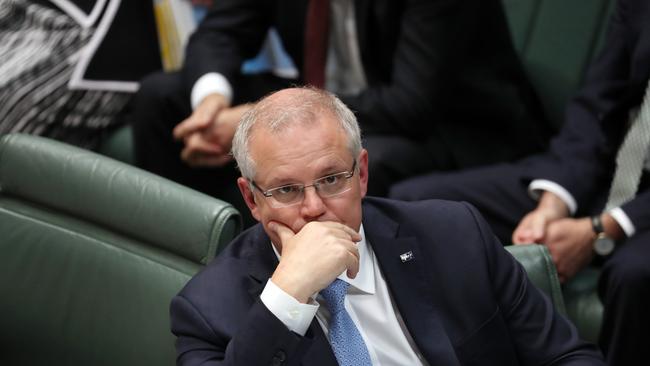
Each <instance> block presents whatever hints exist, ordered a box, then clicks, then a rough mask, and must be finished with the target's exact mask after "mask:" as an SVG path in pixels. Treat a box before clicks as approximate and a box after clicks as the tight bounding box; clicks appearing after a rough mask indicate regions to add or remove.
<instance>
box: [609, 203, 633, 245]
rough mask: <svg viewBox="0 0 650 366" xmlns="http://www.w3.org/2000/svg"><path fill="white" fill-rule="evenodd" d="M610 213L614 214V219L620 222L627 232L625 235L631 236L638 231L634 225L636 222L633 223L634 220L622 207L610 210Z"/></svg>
mask: <svg viewBox="0 0 650 366" xmlns="http://www.w3.org/2000/svg"><path fill="white" fill-rule="evenodd" d="M609 214H610V215H611V216H612V218H613V219H614V220H616V222H617V223H618V225H619V226H620V227H621V229H623V231H624V232H625V235H627V237H628V238H629V237H630V236H632V235H634V233H635V232H636V228H635V227H634V224H633V223H632V220H630V218H629V216H627V214H626V213H625V211H623V209H621V208H620V207H616V208H613V209H611V210H609Z"/></svg>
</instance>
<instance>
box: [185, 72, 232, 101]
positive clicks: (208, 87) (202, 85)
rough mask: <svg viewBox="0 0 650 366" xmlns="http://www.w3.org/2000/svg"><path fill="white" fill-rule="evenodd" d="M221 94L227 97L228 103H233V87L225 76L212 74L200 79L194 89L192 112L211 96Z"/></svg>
mask: <svg viewBox="0 0 650 366" xmlns="http://www.w3.org/2000/svg"><path fill="white" fill-rule="evenodd" d="M213 93H219V94H221V95H223V96H224V97H226V99H227V100H228V103H231V102H232V86H231V85H230V83H229V82H228V79H226V78H225V77H224V76H223V75H221V74H219V73H216V72H210V73H207V74H205V75H203V76H201V77H200V78H199V80H197V81H196V83H194V86H193V87H192V96H191V101H192V110H194V109H196V107H197V106H198V105H199V104H201V101H202V100H203V98H205V97H207V96H208V95H210V94H213Z"/></svg>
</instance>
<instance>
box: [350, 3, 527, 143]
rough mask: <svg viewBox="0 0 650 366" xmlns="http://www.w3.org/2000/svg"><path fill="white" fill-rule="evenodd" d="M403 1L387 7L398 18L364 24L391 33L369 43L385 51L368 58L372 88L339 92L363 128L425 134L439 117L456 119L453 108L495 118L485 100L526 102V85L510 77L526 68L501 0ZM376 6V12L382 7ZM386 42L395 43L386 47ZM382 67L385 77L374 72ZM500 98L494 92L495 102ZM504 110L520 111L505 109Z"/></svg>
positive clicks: (366, 64)
mask: <svg viewBox="0 0 650 366" xmlns="http://www.w3.org/2000/svg"><path fill="white" fill-rule="evenodd" d="M385 3H386V2H385ZM387 3H390V2H387ZM394 3H397V2H394ZM403 4H404V5H403V9H402V10H401V11H402V12H401V13H399V14H389V15H386V18H389V19H387V20H384V21H387V22H399V24H398V25H395V26H394V27H388V26H386V27H382V26H377V25H374V27H373V24H368V29H366V30H365V31H366V32H375V33H376V32H381V31H384V29H388V30H386V31H385V32H386V33H389V34H383V35H382V36H381V37H380V36H375V37H372V38H375V39H378V40H379V41H378V42H382V44H381V45H373V44H369V45H367V46H366V47H367V48H375V49H382V50H383V52H385V54H382V55H377V54H372V57H373V58H375V59H381V60H372V59H368V60H364V67H365V69H366V70H365V71H366V74H367V75H368V76H369V80H368V84H369V85H368V88H367V89H366V90H364V91H362V92H361V93H360V94H359V95H356V96H341V97H342V100H343V101H344V102H345V103H346V104H347V105H348V106H349V107H350V108H351V109H352V110H353V111H354V112H355V114H356V115H357V117H358V120H359V123H360V125H361V129H362V131H363V132H364V133H366V134H398V135H402V136H409V137H413V138H422V137H423V136H428V135H431V134H432V132H434V131H436V132H438V133H439V131H438V130H437V129H436V127H435V126H434V125H437V124H445V123H447V124H453V123H454V121H453V120H452V119H453V118H454V116H452V115H451V114H453V113H455V112H452V111H456V110H458V109H462V110H463V111H464V113H465V114H466V115H473V114H474V113H477V112H476V110H481V111H483V113H481V114H482V115H483V117H484V118H488V119H489V118H494V115H497V113H496V112H495V110H489V109H486V106H485V105H484V104H486V103H487V104H489V103H491V102H492V101H493V100H491V98H495V96H497V95H499V98H504V99H506V100H510V101H513V102H514V101H517V102H521V103H522V104H523V101H522V100H521V99H520V97H521V95H520V94H523V93H522V92H521V91H512V90H511V88H512V89H516V87H514V86H513V85H511V82H512V81H513V80H512V79H511V78H514V77H515V76H516V77H520V78H523V75H519V74H518V72H519V71H520V67H519V66H520V65H518V64H516V55H515V53H514V51H513V49H512V47H511V44H510V38H509V33H508V29H507V25H506V21H505V18H504V15H503V12H502V10H501V8H500V7H499V3H498V2H497V1H491V0H490V1H485V0H460V1H459V0H435V1H432V0H407V1H405V2H404V3H403ZM373 11H374V12H375V15H376V14H377V13H379V12H381V9H374V10H373ZM391 16H392V18H391ZM370 17H372V16H370ZM379 17H380V16H379V15H377V18H379ZM357 18H358V17H357ZM375 21H380V20H375ZM369 23H370V22H369ZM392 31H394V32H392ZM393 37H397V38H396V39H395V40H393ZM367 38H368V39H369V40H370V39H371V37H367ZM387 44H394V45H395V46H394V48H392V49H388V47H387V46H386V45H387ZM368 53H370V52H368ZM366 57H368V56H367V55H366ZM388 59H390V62H388V61H386V60H388ZM479 60H480V62H479ZM513 63H514V64H513ZM379 68H384V69H382V70H379ZM380 75H381V76H383V77H384V78H383V79H382V80H376V79H375V80H372V79H371V77H372V76H374V77H375V78H377V77H378V76H380ZM504 75H506V76H504ZM488 89H489V90H488ZM506 91H507V92H506ZM511 92H512V94H509V93H511ZM502 102H503V100H496V101H495V103H492V106H493V108H494V106H495V105H498V104H501V103H502ZM461 106H462V107H461ZM488 111H489V112H488ZM488 114H491V116H487V115H488ZM500 115H503V116H504V117H506V116H507V117H509V118H511V119H513V118H515V117H513V115H512V114H508V113H502V114H500ZM456 119H458V118H456ZM484 122H485V123H492V121H484ZM495 122H496V123H498V124H501V123H503V121H495ZM475 123H476V125H479V124H480V122H479V121H475Z"/></svg>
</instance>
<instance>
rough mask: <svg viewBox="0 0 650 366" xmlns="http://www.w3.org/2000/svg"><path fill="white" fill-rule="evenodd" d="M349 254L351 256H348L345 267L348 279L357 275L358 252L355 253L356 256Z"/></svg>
mask: <svg viewBox="0 0 650 366" xmlns="http://www.w3.org/2000/svg"><path fill="white" fill-rule="evenodd" d="M355 247H356V245H355ZM350 254H351V255H350V256H349V259H348V262H347V264H346V265H347V271H346V274H347V275H348V277H349V278H355V277H357V274H358V273H359V252H358V251H356V255H355V254H354V253H350Z"/></svg>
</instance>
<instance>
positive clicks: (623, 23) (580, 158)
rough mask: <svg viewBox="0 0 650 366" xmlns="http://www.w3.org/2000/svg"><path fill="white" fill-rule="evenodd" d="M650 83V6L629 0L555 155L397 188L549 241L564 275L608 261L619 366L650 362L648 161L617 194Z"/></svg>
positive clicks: (604, 284)
mask: <svg viewBox="0 0 650 366" xmlns="http://www.w3.org/2000/svg"><path fill="white" fill-rule="evenodd" d="M649 79H650V3H648V2H647V1H644V0H620V1H618V2H617V4H616V8H615V12H614V16H613V19H612V23H611V28H610V30H609V34H608V37H607V40H606V43H605V46H604V50H603V52H602V54H601V55H600V57H599V58H598V59H597V60H596V61H595V62H594V64H593V65H592V66H591V68H590V70H589V73H588V75H587V79H586V81H585V85H584V86H583V88H582V89H581V90H580V92H579V93H578V94H577V95H576V97H575V98H574V99H573V101H572V102H571V103H570V104H569V106H568V109H567V119H566V125H565V126H564V128H563V129H562V132H561V133H560V135H558V136H557V137H556V138H555V139H554V140H553V141H552V143H551V149H550V151H549V152H548V153H546V154H544V155H538V156H533V157H531V158H529V159H525V160H523V161H521V162H519V163H516V164H503V165H499V166H493V167H486V168H480V169H476V170H469V171H465V172H460V173H455V174H447V175H432V176H426V177H421V178H414V179H413V180H411V181H407V182H404V183H401V184H400V185H398V186H396V187H395V188H394V189H393V191H392V193H391V196H392V197H394V198H400V199H408V200H417V199H426V198H446V199H455V200H465V201H468V202H470V203H472V204H474V205H476V206H477V207H478V208H479V211H481V213H482V214H484V215H485V216H486V218H487V220H488V222H489V223H490V224H491V226H492V227H493V228H494V230H495V232H496V233H497V234H498V235H499V236H500V237H501V239H502V240H506V241H507V240H509V239H510V237H511V236H512V241H513V242H514V243H530V242H539V243H545V244H546V245H547V246H548V247H549V250H550V251H551V254H552V255H553V258H554V261H555V263H556V265H557V268H558V272H559V274H560V278H561V279H562V280H567V279H569V278H571V277H572V276H573V275H574V274H575V273H576V272H577V271H579V270H580V269H582V268H583V267H584V266H586V265H587V264H588V263H589V262H590V261H591V259H592V258H593V257H594V255H595V254H597V255H600V256H601V257H603V258H602V259H604V262H605V263H604V266H603V272H602V275H601V278H600V284H599V288H600V295H601V298H602V300H603V303H604V306H605V314H604V323H603V327H602V330H601V339H600V344H601V346H602V348H603V350H604V352H605V354H606V356H607V359H608V361H609V362H610V364H611V365H631V364H638V363H639V362H648V360H650V351H649V349H648V347H647V344H648V342H650V336H649V335H648V334H649V333H648V331H647V329H646V326H647V324H650V318H649V317H648V313H647V309H648V308H650V291H649V289H650V266H648V262H647V258H649V257H650V245H649V244H650V230H649V229H650V189H649V188H650V180H649V179H648V178H649V177H650V174H649V173H648V170H647V169H648V165H647V162H648V160H647V158H646V168H645V170H644V171H643V173H642V176H641V179H640V182H639V183H638V184H637V186H636V188H637V191H636V196H635V197H633V198H632V199H631V200H627V201H626V202H623V203H622V204H621V203H620V202H619V203H618V204H612V200H611V199H608V196H610V195H609V194H608V192H609V191H610V186H611V185H612V177H613V174H614V172H615V166H616V156H617V150H619V146H621V145H622V142H623V141H624V136H625V135H626V131H627V130H628V121H630V122H631V121H632V120H635V121H636V119H635V118H630V116H631V115H632V116H635V115H639V116H640V114H637V112H638V110H639V107H640V105H647V103H649V102H650V101H648V99H650V98H649V97H648V96H647V93H646V89H647V87H648V80H649ZM644 95H645V101H644ZM642 108H643V107H642ZM639 122H640V120H639ZM634 123H638V122H634ZM647 153H648V152H647V151H642V152H641V153H640V154H647ZM645 156H646V155H643V156H640V158H644V157H645ZM612 197H613V196H612ZM537 201H538V202H537ZM606 202H608V203H609V204H608V205H607V206H608V207H606V208H605V203H606ZM604 208H605V209H604ZM571 216H574V217H575V218H571ZM590 216H592V217H590ZM513 231H514V233H513ZM607 239H613V240H614V241H616V242H618V245H617V246H616V249H615V250H614V251H613V253H611V254H610V252H611V250H612V249H613V247H611V245H609V246H605V247H603V246H602V245H603V244H611V243H612V242H611V241H607Z"/></svg>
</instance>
